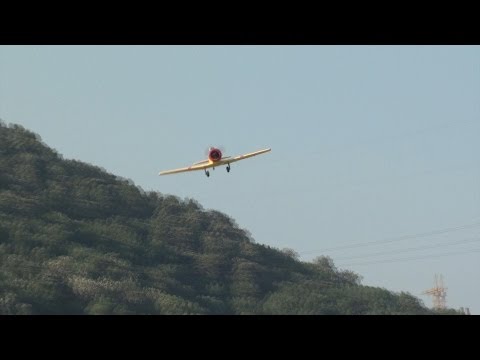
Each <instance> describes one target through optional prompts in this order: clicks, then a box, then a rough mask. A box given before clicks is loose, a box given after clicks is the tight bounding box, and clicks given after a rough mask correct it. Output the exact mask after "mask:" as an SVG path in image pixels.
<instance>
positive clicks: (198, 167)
mask: <svg viewBox="0 0 480 360" xmlns="http://www.w3.org/2000/svg"><path fill="white" fill-rule="evenodd" d="M270 150H272V149H264V150H259V151H255V152H252V153H248V154H244V155H239V156H234V157H232V156H226V157H224V158H222V159H221V160H220V161H217V162H215V163H211V162H210V161H208V160H203V161H199V162H197V163H194V164H193V165H192V166H189V167H184V168H179V169H173V170H166V171H161V172H160V173H159V174H158V175H168V174H176V173H181V172H187V171H196V170H205V169H208V168H211V167H217V166H221V165H225V164H230V163H233V162H235V161H240V160H243V159H248V158H249V157H252V156H256V155H260V154H264V153H266V152H269V151H270Z"/></svg>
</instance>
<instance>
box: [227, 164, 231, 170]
mask: <svg viewBox="0 0 480 360" xmlns="http://www.w3.org/2000/svg"><path fill="white" fill-rule="evenodd" d="M227 172H230V164H228V165H227Z"/></svg>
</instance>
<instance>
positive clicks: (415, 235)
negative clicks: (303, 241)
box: [299, 222, 480, 254]
mask: <svg viewBox="0 0 480 360" xmlns="http://www.w3.org/2000/svg"><path fill="white" fill-rule="evenodd" d="M477 226H480V222H476V223H473V224H468V225H462V226H456V227H450V228H445V229H438V230H433V231H429V232H424V233H418V234H413V235H404V236H398V237H394V238H386V239H383V240H376V241H369V242H364V243H355V244H350V245H341V246H335V247H331V248H325V249H320V250H307V251H301V252H299V254H312V253H316V252H326V251H338V250H344V249H351V248H356V247H363V246H371V245H377V244H384V243H385V244H386V243H391V242H396V241H402V240H409V239H415V238H420V237H426V236H431V235H439V234H445V233H449V232H453V231H459V230H464V229H470V228H474V227H477Z"/></svg>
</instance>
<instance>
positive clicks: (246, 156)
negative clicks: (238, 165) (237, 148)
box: [217, 149, 272, 166]
mask: <svg viewBox="0 0 480 360" xmlns="http://www.w3.org/2000/svg"><path fill="white" fill-rule="evenodd" d="M271 150H272V149H264V150H259V151H255V152H252V153H248V154H244V155H239V156H234V157H228V158H223V159H222V160H220V161H219V162H218V164H217V166H218V165H223V164H230V163H233V162H235V161H240V160H243V159H248V158H249V157H252V156H257V155H260V154H264V153H266V152H269V151H271Z"/></svg>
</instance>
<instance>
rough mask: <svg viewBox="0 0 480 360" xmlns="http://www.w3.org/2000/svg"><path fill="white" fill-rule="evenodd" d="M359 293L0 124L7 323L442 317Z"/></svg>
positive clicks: (410, 303) (401, 299) (224, 221)
mask: <svg viewBox="0 0 480 360" xmlns="http://www.w3.org/2000/svg"><path fill="white" fill-rule="evenodd" d="M359 283H360V281H359V277H358V276H357V275H356V274H354V273H352V272H350V271H339V270H337V269H336V268H335V266H334V264H333V262H332V261H331V260H330V259H329V258H326V257H319V258H317V259H316V260H315V261H313V262H312V263H306V262H300V261H298V260H297V259H296V258H295V256H292V255H291V254H289V253H288V251H279V250H277V249H274V248H270V247H268V246H264V245H260V244H255V243H254V242H253V241H252V239H250V238H249V236H248V234H247V233H246V232H245V231H244V230H242V229H241V228H239V227H238V226H237V225H236V224H235V222H234V221H233V220H232V219H230V218H229V217H228V216H226V215H224V214H222V213H220V212H217V211H205V210H204V209H202V207H201V206H200V205H199V204H198V203H196V202H195V201H193V200H180V199H178V198H177V197H174V196H170V195H163V194H160V193H154V192H149V193H145V192H144V191H142V190H141V189H140V188H139V187H136V186H135V185H134V184H132V182H131V181H128V180H125V179H122V178H119V177H116V176H114V175H111V174H108V173H107V172H106V171H104V170H102V169H101V168H98V167H95V166H92V165H88V164H85V163H82V162H79V161H75V160H64V159H62V157H61V156H60V155H59V154H58V153H56V152H55V151H54V150H52V149H50V148H49V147H48V146H46V145H44V144H43V143H42V142H41V140H40V138H39V136H38V135H36V134H33V133H32V132H30V131H28V130H25V129H24V128H23V127H21V126H18V125H9V126H6V125H5V124H0V314H431V313H432V311H430V310H429V309H427V308H426V307H425V306H424V305H423V304H422V303H421V301H420V300H419V299H417V298H415V297H413V296H412V295H409V294H408V293H400V294H396V293H392V292H390V291H387V290H385V289H380V288H375V287H367V286H362V285H360V284H359ZM452 311H453V310H452Z"/></svg>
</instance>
